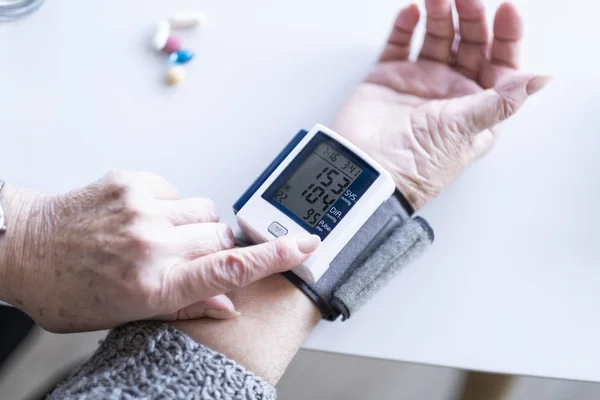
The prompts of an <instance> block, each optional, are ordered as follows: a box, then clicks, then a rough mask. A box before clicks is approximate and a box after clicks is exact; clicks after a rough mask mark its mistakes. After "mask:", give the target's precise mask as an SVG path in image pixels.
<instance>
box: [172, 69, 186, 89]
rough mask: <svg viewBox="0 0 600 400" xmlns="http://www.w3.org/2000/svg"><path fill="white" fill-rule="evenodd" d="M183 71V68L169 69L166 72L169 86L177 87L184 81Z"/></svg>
mask: <svg viewBox="0 0 600 400" xmlns="http://www.w3.org/2000/svg"><path fill="white" fill-rule="evenodd" d="M185 75H186V72H185V69H184V68H183V67H179V66H176V67H170V68H169V69H168V70H167V83H168V84H169V85H178V84H180V83H181V82H182V81H183V80H184V79H185Z"/></svg>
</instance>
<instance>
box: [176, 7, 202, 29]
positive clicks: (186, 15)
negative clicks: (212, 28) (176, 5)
mask: <svg viewBox="0 0 600 400" xmlns="http://www.w3.org/2000/svg"><path fill="white" fill-rule="evenodd" d="M169 22H170V23H171V27H172V28H174V29H186V28H193V27H195V26H198V25H200V26H205V25H206V24H207V23H208V17H207V15H206V14H205V13H203V12H198V11H186V12H178V13H176V14H173V15H172V16H171V18H169Z"/></svg>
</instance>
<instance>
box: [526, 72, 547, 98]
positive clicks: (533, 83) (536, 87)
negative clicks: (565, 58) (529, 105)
mask: <svg viewBox="0 0 600 400" xmlns="http://www.w3.org/2000/svg"><path fill="white" fill-rule="evenodd" d="M551 80H552V76H550V75H538V76H534V77H533V78H531V79H530V80H529V82H527V86H526V87H525V90H526V91H527V94H528V95H530V96H531V95H532V94H534V93H536V92H539V91H540V90H542V89H543V88H544V87H545V86H546V85H547V84H548V83H550V81H551Z"/></svg>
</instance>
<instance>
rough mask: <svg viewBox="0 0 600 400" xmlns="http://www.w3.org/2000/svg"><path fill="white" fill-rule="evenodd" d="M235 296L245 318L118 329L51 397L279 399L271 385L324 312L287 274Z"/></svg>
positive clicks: (140, 324) (146, 323)
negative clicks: (287, 279) (291, 281)
mask: <svg viewBox="0 0 600 400" xmlns="http://www.w3.org/2000/svg"><path fill="white" fill-rule="evenodd" d="M231 297H232V300H233V302H234V303H235V304H236V308H237V309H238V310H240V311H241V312H242V316H240V317H238V318H236V319H233V320H227V321H217V320H209V319H204V320H192V321H186V322H177V323H174V325H175V327H176V328H179V330H181V331H183V332H184V333H185V334H184V333H182V332H181V331H179V330H177V329H173V328H172V327H169V326H168V325H166V324H164V323H159V322H139V323H134V324H128V325H125V326H123V327H120V328H117V329H114V330H112V331H111V332H110V334H109V335H108V337H107V338H106V340H105V341H104V342H103V343H102V345H101V346H100V348H99V349H98V350H97V351H96V353H95V354H94V356H93V357H92V358H90V359H89V360H88V361H86V363H85V364H84V365H82V366H81V367H80V368H79V369H78V370H77V371H76V372H75V373H74V374H73V375H72V376H71V377H70V378H69V379H68V380H67V381H66V382H64V383H63V384H62V385H61V386H60V387H59V388H57V389H56V390H55V391H54V392H53V393H52V394H51V396H50V398H52V399H60V398H65V397H69V398H70V397H77V396H88V397H93V398H106V397H110V396H111V395H115V394H116V393H119V394H120V395H130V396H131V397H144V398H164V399H170V398H182V397H186V398H187V397H193V398H196V397H200V396H203V397H202V398H205V397H206V398H209V397H210V398H213V397H217V395H218V397H219V398H223V399H234V398H235V399H248V400H250V399H253V400H259V399H260V400H271V399H275V397H276V394H275V389H274V388H273V387H272V386H271V385H269V384H268V383H271V384H275V383H276V382H277V380H278V379H279V378H280V376H281V375H282V374H283V371H284V370H285V368H286V367H287V365H288V364H289V362H290V361H291V359H292V357H293V356H294V354H295V353H296V351H297V350H298V348H299V347H300V345H301V344H302V342H303V341H304V339H305V338H306V336H307V335H308V333H309V332H310V330H311V329H312V328H313V327H314V326H315V325H316V324H317V322H318V321H319V319H320V314H319V312H318V311H317V309H316V307H314V306H313V304H312V303H311V302H310V301H309V300H308V299H307V298H306V297H305V296H304V294H302V293H301V292H300V291H299V290H297V289H296V288H295V287H294V286H293V285H291V284H290V283H288V282H287V281H286V280H285V279H284V278H283V277H281V276H280V275H274V276H271V277H269V278H267V279H264V280H262V281H260V282H258V283H255V284H253V285H250V286H248V287H246V288H244V289H242V290H239V291H237V292H236V293H233V294H231ZM186 334H187V335H186ZM219 352H220V353H222V354H220V353H219ZM224 355H225V356H227V357H229V358H227V357H225V356H224ZM244 367H245V368H244ZM254 374H256V375H258V376H256V375H254ZM261 378H262V379H261ZM267 382H268V383H267Z"/></svg>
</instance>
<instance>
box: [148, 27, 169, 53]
mask: <svg viewBox="0 0 600 400" xmlns="http://www.w3.org/2000/svg"><path fill="white" fill-rule="evenodd" d="M170 34H171V25H169V23H168V22H167V21H160V22H159V23H157V24H156V31H155V32H154V36H153V37H152V46H154V48H155V49H156V50H157V51H161V50H162V49H164V47H165V45H166V44H167V41H168V40H169V35H170Z"/></svg>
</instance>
